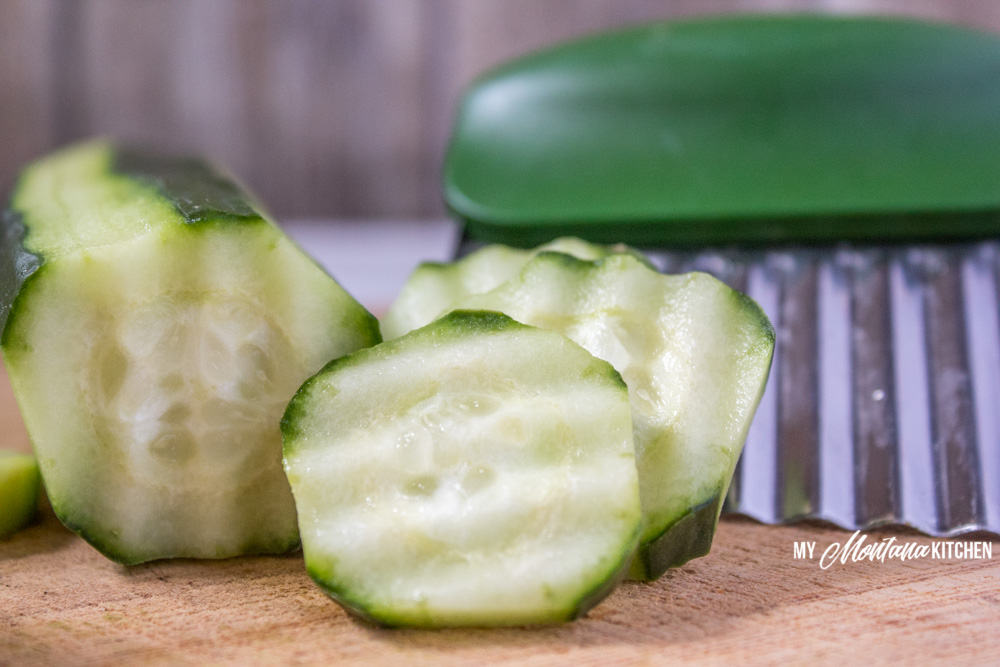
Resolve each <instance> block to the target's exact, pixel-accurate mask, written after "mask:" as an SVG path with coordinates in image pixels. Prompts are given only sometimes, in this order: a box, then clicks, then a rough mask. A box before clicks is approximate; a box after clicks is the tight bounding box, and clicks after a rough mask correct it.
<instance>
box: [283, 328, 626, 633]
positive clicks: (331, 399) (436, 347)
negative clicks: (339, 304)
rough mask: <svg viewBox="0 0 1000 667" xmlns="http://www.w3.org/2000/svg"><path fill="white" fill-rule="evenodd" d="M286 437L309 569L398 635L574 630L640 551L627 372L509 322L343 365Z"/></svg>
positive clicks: (290, 413)
mask: <svg viewBox="0 0 1000 667" xmlns="http://www.w3.org/2000/svg"><path fill="white" fill-rule="evenodd" d="M282 431H283V434H284V452H285V470H286V472H287V473H288V479H289V481H290V482H291V485H292V491H293V492H294V494H295V501H296V504H297V506H298V510H299V529H300V532H301V535H302V548H303V550H304V552H305V560H306V566H307V568H308V571H309V573H310V574H311V575H312V577H313V579H315V581H316V582H317V583H318V584H319V585H320V586H321V587H322V588H323V589H324V590H325V591H327V592H328V593H329V594H330V595H331V596H332V597H334V598H335V599H337V600H338V601H340V602H341V603H342V604H344V605H345V606H346V607H348V608H349V609H351V610H353V611H354V612H356V613H359V614H361V615H363V616H365V617H367V618H369V619H371V620H374V621H376V622H379V623H382V624H387V625H412V626H428V627H435V626H455V625H474V626H492V625H519V624H528V623H546V622H557V621H563V620H568V619H571V618H574V617H576V616H578V615H580V614H582V613H583V612H585V611H586V610H587V609H588V608H590V607H591V606H592V605H594V604H596V603H597V602H598V601H599V600H600V599H602V598H603V597H604V596H605V595H606V594H607V593H608V592H609V591H610V590H611V588H612V587H613V585H614V583H615V582H616V581H617V578H618V577H619V576H620V575H621V574H622V572H623V570H624V568H625V567H626V566H627V564H628V561H629V559H630V557H631V555H632V553H633V551H634V548H635V545H636V540H637V538H638V530H639V526H640V523H639V522H640V519H641V511H640V506H639V498H638V481H637V475H636V469H635V459H634V447H633V442H632V426H631V418H630V415H629V406H628V395H627V391H626V389H625V386H624V384H623V383H622V381H621V377H620V376H619V375H618V373H617V372H616V371H615V370H614V369H613V368H611V366H610V365H609V364H607V363H606V362H603V361H600V360H598V359H595V358H594V357H593V356H591V355H590V354H589V353H588V352H586V351H585V350H584V349H583V348H581V347H579V346H578V345H576V344H575V343H573V342H572V341H570V340H568V339H566V338H565V337H563V336H560V335H559V334H556V333H554V332H551V331H543V330H541V329H536V328H534V327H527V326H524V325H521V324H518V323H516V322H514V321H513V320H511V319H510V318H508V317H506V316H505V315H501V314H499V313H489V312H461V311H460V312H454V313H451V314H449V315H448V316H446V317H444V318H442V319H441V320H438V321H437V322H435V323H433V324H431V325H429V326H427V327H425V328H423V329H419V330H417V331H414V332H412V333H410V334H408V335H406V336H404V337H402V338H399V339H396V340H394V341H390V342H387V343H383V344H381V345H378V346H376V347H373V348H369V349H366V350H361V351H359V352H356V353H354V354H352V355H349V356H347V357H344V358H342V359H339V360H336V361H334V362H332V363H331V364H329V365H328V366H327V367H326V368H325V369H324V370H322V371H321V372H320V373H319V374H317V375H316V376H315V377H313V378H312V379H310V380H309V381H308V382H307V383H306V384H305V385H303V387H302V388H301V389H300V390H299V392H298V393H297V394H296V396H295V398H294V399H293V400H292V402H291V403H290V404H289V406H288V410H287V412H286V413H285V417H284V420H283V421H282Z"/></svg>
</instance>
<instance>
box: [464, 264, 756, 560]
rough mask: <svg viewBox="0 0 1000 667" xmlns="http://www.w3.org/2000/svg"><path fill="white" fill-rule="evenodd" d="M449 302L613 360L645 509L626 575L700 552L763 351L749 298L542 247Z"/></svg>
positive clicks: (751, 405)
mask: <svg viewBox="0 0 1000 667" xmlns="http://www.w3.org/2000/svg"><path fill="white" fill-rule="evenodd" d="M451 307H454V308H475V309H490V310H496V311H500V312H503V313H506V314H507V315H510V316H511V317H512V318H514V319H515V320H517V321H519V322H522V323H525V324H530V325H533V326H538V327H542V328H546V329H552V330H554V331H558V332H560V333H562V334H564V335H566V336H567V337H569V338H570V339H572V340H574V341H576V342H577V343H579V344H580V345H581V346H583V347H584V348H585V349H587V350H588V351H589V352H590V353H591V354H593V355H594V356H596V357H598V358H600V359H604V360H606V361H608V362H610V363H611V364H612V366H614V367H615V368H616V369H618V371H619V372H620V373H621V375H622V377H623V378H624V379H625V382H626V384H627V385H628V388H629V397H630V400H631V405H632V419H633V422H634V427H635V444H636V460H637V465H638V467H639V488H640V494H641V497H642V507H643V515H644V527H643V534H642V543H641V546H640V548H639V552H638V558H637V559H636V561H635V563H634V565H633V568H632V571H631V573H630V575H631V576H632V577H634V578H637V579H653V578H656V577H658V576H660V575H661V574H663V572H665V571H666V570H667V569H668V568H669V567H674V566H677V565H681V564H683V563H684V562H686V561H688V560H690V559H691V558H694V557H697V556H702V555H705V554H706V553H708V550H709V547H710V546H711V542H712V536H713V534H714V531H715V525H716V522H717V521H718V517H719V513H720V511H721V507H722V501H723V499H724V498H725V495H726V492H727V490H728V488H729V482H730V480H731V478H732V473H733V469H734V468H735V465H736V460H737V458H738V457H739V454H740V451H741V450H742V448H743V442H744V440H745V439H746V433H747V430H748V429H749V427H750V422H751V420H752V418H753V414H754V411H755V410H756V408H757V403H758V402H759V400H760V397H761V394H762V393H763V391H764V385H765V383H766V382H767V376H768V372H769V369H770V365H771V355H772V353H773V350H774V330H773V329H772V327H771V324H770V322H769V321H768V319H767V316H766V315H764V313H763V311H762V310H761V309H760V307H759V306H757V304H756V303H754V302H753V301H752V300H751V299H750V298H748V297H747V296H745V295H743V294H741V293H739V292H737V291H735V290H732V289H730V288H729V287H727V286H726V285H725V284H723V283H722V282H720V281H718V280H716V279H715V278H713V277H711V276H709V275H708V274H704V273H688V274H684V275H673V276H671V275H664V274H661V273H659V272H657V271H655V270H653V269H650V268H649V267H648V266H646V265H645V264H643V263H642V262H641V261H639V260H638V259H636V258H635V257H632V256H630V255H623V254H618V255H609V256H607V257H605V258H603V259H599V260H595V261H585V260H580V259H577V258H575V257H571V256H569V255H566V254H561V253H553V252H545V253H541V254H539V255H537V256H536V257H535V258H534V259H532V260H530V261H529V262H527V263H526V264H525V265H524V268H523V269H522V271H521V272H520V273H519V274H518V275H517V276H516V277H514V278H512V279H511V280H509V281H507V282H506V283H504V284H503V285H501V286H499V287H497V288H496V289H494V290H492V291H490V292H487V293H485V294H479V295H469V296H467V297H465V298H462V299H460V300H458V301H457V302H456V303H454V304H452V306H451Z"/></svg>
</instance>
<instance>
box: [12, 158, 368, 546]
mask: <svg viewBox="0 0 1000 667" xmlns="http://www.w3.org/2000/svg"><path fill="white" fill-rule="evenodd" d="M3 232H4V233H3V237H2V238H3V246H2V248H0V287H2V289H0V296H2V300H0V305H2V310H0V327H2V330H3V334H2V347H3V351H4V357H5V361H6V364H7V368H8V371H9V374H10V378H11V383H12V385H13V387H14V391H15V395H16V397H17V400H18V403H19V405H20V408H21V411H22V413H23V416H24V421H25V424H26V426H27V428H28V432H29V434H30V436H31V440H32V443H33V445H34V447H35V452H36V455H37V457H38V463H39V466H40V469H41V474H42V477H43V479H44V481H45V485H46V489H47V491H48V494H49V498H50V500H51V503H52V507H53V509H54V510H55V513H56V515H57V516H58V517H59V519H60V520H61V521H62V522H63V523H64V524H66V526H67V527H69V528H70V529H71V530H74V531H76V532H77V533H79V534H80V535H81V536H83V537H84V539H86V540H87V541H88V542H90V543H91V544H92V545H94V546H95V547H96V548H97V549H98V550H100V551H101V552H102V553H103V554H105V555H106V556H108V557H109V558H112V559H114V560H116V561H119V562H121V563H126V564H131V563H138V562H142V561H146V560H151V559H157V558H168V557H197V558H224V557H229V556H235V555H238V554H243V553H277V552H284V551H288V550H289V549H292V548H294V547H296V545H297V544H298V536H297V529H296V520H295V507H294V503H293V499H292V495H291V492H290V489H289V488H288V483H287V480H286V479H285V477H284V474H283V471H282V468H281V434H280V430H279V420H280V418H281V414H282V411H283V409H284V407H285V405H286V404H287V402H288V400H289V399H290V398H291V396H292V395H293V394H294V393H295V390H296V388H297V387H298V386H299V385H300V384H301V383H302V381H303V380H305V379H306V378H307V377H309V375H311V374H312V373H314V372H315V371H316V370H317V369H318V368H320V367H321V366H322V365H323V364H324V363H325V362H326V361H327V360H329V359H330V358H332V357H335V356H339V355H342V354H346V353H348V352H351V351H353V350H356V349H358V348H360V347H364V346H367V345H371V344H374V343H376V342H378V340H379V333H378V326H377V322H376V321H375V319H374V318H373V317H372V316H371V315H370V314H369V313H368V312H367V311H365V309H364V308H362V307H361V306H360V305H359V304H358V303H357V302H356V301H355V300H354V299H353V298H351V297H350V296H349V295H348V294H347V293H346V292H345V291H344V290H343V289H342V288H341V287H340V286H339V285H338V284H337V283H336V282H335V281H334V280H333V279H332V278H331V277H330V276H328V275H327V274H326V273H324V272H323V270H322V269H321V268H320V267H319V266H318V265H317V264H316V263H315V262H313V261H312V260H311V259H310V258H309V257H308V256H306V255H305V254H304V253H303V252H302V251H301V250H300V249H299V248H298V247H297V246H295V245H294V244H293V243H292V242H291V241H290V240H289V239H288V238H287V237H286V236H285V235H284V234H283V233H282V232H281V231H280V230H279V229H278V228H277V227H276V226H275V225H274V224H273V223H272V222H270V221H269V220H268V219H267V218H266V217H265V216H264V215H263V214H262V213H260V209H259V207H258V206H257V205H256V204H255V203H254V202H253V201H252V200H251V199H250V197H249V196H248V195H247V194H245V193H244V192H243V191H242V190H241V189H240V188H239V187H238V186H237V185H235V184H234V183H233V182H232V181H231V180H230V179H229V178H227V177H226V176H224V175H222V174H221V173H220V172H218V171H217V170H216V169H215V168H213V167H211V166H210V165H208V164H207V163H205V162H202V161H200V160H197V159H188V158H174V157H165V156H160V155H155V154H150V153H142V152H137V151H134V150H128V149H123V148H119V147H116V146H114V145H112V144H109V143H107V142H104V141H95V142H88V143H84V144H80V145H76V146H73V147H70V148H67V149H64V150H62V151H59V152H57V153H55V154H52V155H51V156H48V157H45V158H43V159H41V160H40V161H38V162H37V163H35V164H33V165H31V166H29V167H28V168H27V169H26V170H25V171H24V172H23V174H22V175H21V177H20V180H19V182H18V184H17V186H16V188H15V191H14V193H13V197H12V200H11V207H10V209H9V210H8V211H7V213H6V215H5V218H4V230H3Z"/></svg>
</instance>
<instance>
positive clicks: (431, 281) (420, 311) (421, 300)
mask: <svg viewBox="0 0 1000 667" xmlns="http://www.w3.org/2000/svg"><path fill="white" fill-rule="evenodd" d="M546 251H552V252H562V253H566V254H567V255H573V256H574V257H579V258H580V259H599V258H601V257H606V256H608V255H610V254H612V253H628V254H631V255H633V256H635V257H636V258H637V259H640V260H642V261H643V262H647V263H648V261H649V260H647V259H646V258H645V257H644V256H643V255H642V254H641V253H639V252H638V251H637V250H634V249H632V248H629V247H628V246H625V245H622V244H617V245H611V246H604V245H596V244H593V243H588V242H587V241H584V240H582V239H578V238H574V237H571V236H566V237H562V238H558V239H555V240H554V241H550V242H548V243H546V244H544V245H541V246H538V247H537V248H534V249H531V250H522V249H520V248H512V247H510V246H506V245H501V244H494V245H488V246H485V247H483V248H480V249H479V250H476V251H475V252H473V253H470V254H469V255H467V256H465V257H463V258H462V259H460V260H458V261H455V262H424V263H422V264H420V265H419V266H418V267H417V268H416V269H415V270H414V271H413V273H412V274H411V275H410V277H409V278H408V279H407V281H406V284H405V285H404V286H403V289H402V290H401V291H400V293H399V296H398V297H396V300H395V301H394V302H393V304H392V306H390V308H389V310H388V312H387V313H386V315H385V317H383V318H382V335H383V336H385V338H386V339H390V338H397V337H399V336H402V335H403V334H404V333H406V332H407V331H412V330H413V329H416V328H419V327H422V326H424V325H425V324H427V323H429V322H430V321H431V320H433V319H434V318H435V317H436V316H437V315H439V314H440V313H441V312H442V311H443V310H444V309H445V308H446V307H447V306H448V305H449V304H451V303H454V302H455V301H458V300H459V299H461V298H462V297H464V296H465V295H467V294H481V293H483V292H488V291H490V290H491V289H493V288H494V287H496V286H498V285H500V284H501V283H503V282H505V281H507V280H509V279H510V278H513V277H514V276H515V275H517V273H518V271H520V270H521V267H523V266H524V264H525V263H526V262H527V261H528V260H529V259H531V258H532V257H534V256H535V255H537V254H538V253H540V252H546Z"/></svg>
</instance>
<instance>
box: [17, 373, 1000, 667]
mask: <svg viewBox="0 0 1000 667" xmlns="http://www.w3.org/2000/svg"><path fill="white" fill-rule="evenodd" d="M0 432H2V434H3V439H4V446H8V447H9V446H13V447H14V448H17V449H23V450H27V449H28V440H27V435H26V434H25V432H24V428H23V425H22V424H21V421H20V418H19V416H18V413H17V410H16V407H15V404H14V401H13V396H12V395H11V392H10V387H9V384H8V383H7V380H6V376H5V375H4V376H0ZM849 535H850V533H847V532H845V531H842V530H837V529H834V528H830V527H827V526H823V525H819V524H800V525H797V526H783V527H772V526H763V525H760V524H757V523H755V522H753V521H750V520H746V519H740V518H728V519H725V520H723V521H722V523H721V524H720V526H719V531H718V534H717V536H716V541H715V545H714V546H713V549H712V553H711V554H710V555H709V556H707V557H705V558H701V559H699V560H696V561H693V562H691V563H688V564H687V565H685V566H684V567H682V568H680V569H678V570H675V571H673V572H671V573H670V574H668V575H667V576H665V577H663V578H662V579H660V580H659V581H657V582H654V583H651V584H641V583H630V582H627V583H625V584H623V585H621V586H620V587H619V588H618V589H617V590H616V591H615V592H614V593H613V594H612V595H611V596H610V597H609V598H608V599H607V600H605V601H604V602H603V603H602V604H600V605H598V606H597V607H596V608H595V609H594V610H592V611H591V612H590V613H589V614H588V615H587V616H586V617H585V618H583V619H581V620H578V621H575V622H573V623H568V624H565V625H561V626H556V627H544V628H512V629H502V630H486V629H479V630H443V631H416V630H389V629H382V628H377V627H374V626H371V625H369V624H367V623H365V622H362V621H359V620H356V619H354V618H353V617H351V616H349V615H348V614H346V613H345V612H344V611H343V610H342V609H341V608H340V607H339V606H338V605H337V604H335V603H334V602H333V601H331V600H330V599H328V598H327V597H326V596H325V595H324V594H323V593H321V592H320V591H319V589H318V588H317V587H316V586H314V585H313V583H312V582H311V580H310V579H309V577H308V576H307V575H306V573H305V569H304V567H303V563H302V559H301V556H300V555H299V554H293V555H289V556H284V557H247V558H234V559H229V560H223V561H192V560H173V561H160V562H155V563H150V564H146V565H140V566H136V567H131V568H126V567H123V566H120V565H117V564H115V563H112V562H111V561H108V560H106V559H105V558H104V557H102V556H101V555H99V554H98V553H97V552H96V551H95V550H94V549H92V548H91V547H90V546H88V545H87V544H86V543H85V542H83V540H81V539H80V538H78V537H76V536H75V535H73V534H72V533H70V532H69V531H67V530H66V529H65V528H63V527H62V525H61V524H60V523H59V522H58V520H57V519H56V518H55V516H54V515H53V514H52V513H51V510H48V509H47V508H45V509H43V511H42V512H41V515H40V519H39V521H38V522H37V523H36V524H35V525H33V526H31V527H30V528H28V529H26V530H24V531H22V532H20V533H18V534H16V535H14V536H13V537H11V538H9V539H8V540H6V541H0V665H31V664H60V665H62V664H111V663H115V664H123V663H124V664H136V663H143V664H145V663H151V664H204V663H238V664H248V663H263V664H273V663H279V664H285V663H321V662H322V663H336V664H350V663H372V664H397V665H411V664H433V665H439V664H470V663H484V664H485V663H489V664H492V663H517V664H574V665H576V664H602V665H603V664H614V663H636V662H637V663H643V664H648V663H661V662H682V661H683V662H684V663H705V664H712V663H733V662H736V663H770V664H774V663H784V662H787V663H791V664H800V663H805V662H809V663H833V662H843V661H844V660H850V661H851V662H852V663H853V662H854V661H857V660H866V661H870V662H871V663H872V664H882V663H887V662H895V661H898V660H903V661H905V662H911V663H912V662H920V663H926V662H938V663H948V664H960V663H962V664H964V663H982V664H990V663H994V664H995V661H996V659H997V656H998V655H1000V542H998V541H994V542H992V545H993V553H994V556H993V559H992V560H931V559H921V560H911V561H908V562H898V561H891V562H885V563H878V562H874V563H873V562H867V561H865V562H855V563H851V562H848V563H847V564H843V565H841V564H836V565H834V566H832V567H831V568H830V569H826V570H824V569H821V568H820V567H819V565H818V562H817V560H816V559H813V560H808V559H807V560H796V559H794V558H793V551H792V544H793V542H794V541H795V540H811V541H815V542H817V556H818V554H819V552H820V551H822V550H823V549H824V548H826V546H828V545H830V544H832V543H834V542H840V543H843V542H844V541H846V539H847V538H848V537H849ZM890 535H894V536H895V537H896V538H897V540H903V541H915V542H918V543H920V544H930V543H932V541H933V540H931V539H929V538H926V537H922V536H920V535H917V534H916V533H912V532H909V531H905V530H892V531H873V532H869V533H867V537H868V539H869V541H873V540H879V539H881V538H883V537H887V536H890ZM976 539H988V538H984V537H983V536H978V537H977V538H976Z"/></svg>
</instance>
